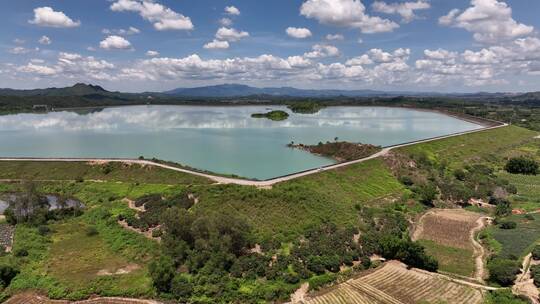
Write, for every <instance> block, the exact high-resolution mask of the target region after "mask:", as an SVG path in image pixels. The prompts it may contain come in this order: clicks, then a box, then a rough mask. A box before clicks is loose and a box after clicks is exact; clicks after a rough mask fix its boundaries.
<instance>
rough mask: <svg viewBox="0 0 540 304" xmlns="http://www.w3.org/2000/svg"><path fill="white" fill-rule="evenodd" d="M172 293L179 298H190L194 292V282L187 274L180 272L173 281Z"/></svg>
mask: <svg viewBox="0 0 540 304" xmlns="http://www.w3.org/2000/svg"><path fill="white" fill-rule="evenodd" d="M171 293H172V294H173V295H174V297H175V298H177V299H179V300H186V299H189V297H191V294H192V293H193V287H192V284H191V282H190V281H189V279H188V278H187V277H186V276H184V275H182V274H178V275H176V276H175V277H174V279H173V280H172V282H171Z"/></svg>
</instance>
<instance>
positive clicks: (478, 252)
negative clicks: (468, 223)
mask: <svg viewBox="0 0 540 304" xmlns="http://www.w3.org/2000/svg"><path fill="white" fill-rule="evenodd" d="M490 220H491V218H489V217H481V218H479V219H478V220H477V221H476V227H474V228H473V229H472V230H471V234H470V238H471V244H472V245H473V247H474V278H475V279H476V280H477V281H479V282H482V283H484V278H485V277H486V274H487V272H486V267H485V264H484V261H485V260H486V250H485V249H484V246H482V244H481V243H480V242H479V241H478V240H477V238H476V234H477V233H478V232H480V231H481V230H482V229H484V228H485V227H486V226H487V225H488V224H489V221H490Z"/></svg>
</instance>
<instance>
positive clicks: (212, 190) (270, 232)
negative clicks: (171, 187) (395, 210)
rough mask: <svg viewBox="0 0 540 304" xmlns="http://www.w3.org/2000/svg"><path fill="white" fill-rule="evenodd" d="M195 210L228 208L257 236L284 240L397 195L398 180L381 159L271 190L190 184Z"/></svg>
mask: <svg viewBox="0 0 540 304" xmlns="http://www.w3.org/2000/svg"><path fill="white" fill-rule="evenodd" d="M193 190H194V192H195V193H196V195H197V196H198V197H199V199H200V202H199V203H198V204H197V205H195V207H194V210H195V211H196V212H216V211H217V210H219V212H233V213H235V214H239V215H240V216H242V217H244V218H245V219H246V220H247V221H248V223H250V224H251V225H252V227H253V228H254V230H255V231H256V232H257V234H258V235H259V236H260V237H262V238H271V237H273V236H275V235H278V236H280V237H281V238H282V239H283V240H284V241H285V240H290V239H291V238H293V237H296V236H298V235H299V234H301V233H302V232H303V231H305V229H307V228H309V227H312V226H315V225H318V224H320V223H322V222H323V221H331V222H334V223H336V224H339V225H348V224H352V223H354V222H355V221H356V220H357V218H358V211H357V210H356V209H355V205H373V206H377V207H383V206H384V205H385V204H386V203H385V200H384V198H386V197H389V196H397V197H399V196H401V194H402V193H403V191H404V188H403V187H402V185H401V184H400V183H399V182H398V181H397V180H396V178H395V177H394V176H393V175H392V174H391V173H390V171H389V170H388V169H387V168H386V166H385V165H384V163H383V162H382V160H372V161H368V162H364V163H360V164H356V165H352V166H349V167H347V168H342V169H339V170H335V171H327V172H323V173H320V174H315V175H310V176H307V177H304V178H299V179H296V180H292V181H289V182H285V183H282V184H278V185H275V186H274V187H273V188H272V189H270V190H260V189H256V188H254V187H243V186H236V185H221V186H201V187H193Z"/></svg>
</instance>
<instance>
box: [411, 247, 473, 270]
mask: <svg viewBox="0 0 540 304" xmlns="http://www.w3.org/2000/svg"><path fill="white" fill-rule="evenodd" d="M419 242H420V244H422V245H423V246H424V248H425V249H426V253H427V254H429V255H431V256H434V257H435V258H436V259H437V261H438V262H439V270H440V271H442V272H448V273H453V274H457V275H460V276H466V277H472V276H473V275H474V270H475V268H474V253H473V250H470V249H462V248H456V247H450V246H444V245H441V244H439V243H437V242H434V241H428V240H419Z"/></svg>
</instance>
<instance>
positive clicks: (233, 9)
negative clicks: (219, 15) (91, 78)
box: [225, 6, 240, 16]
mask: <svg viewBox="0 0 540 304" xmlns="http://www.w3.org/2000/svg"><path fill="white" fill-rule="evenodd" d="M225 13H226V14H228V15H233V16H238V15H240V10H239V9H238V8H236V7H235V6H227V7H225Z"/></svg>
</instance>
